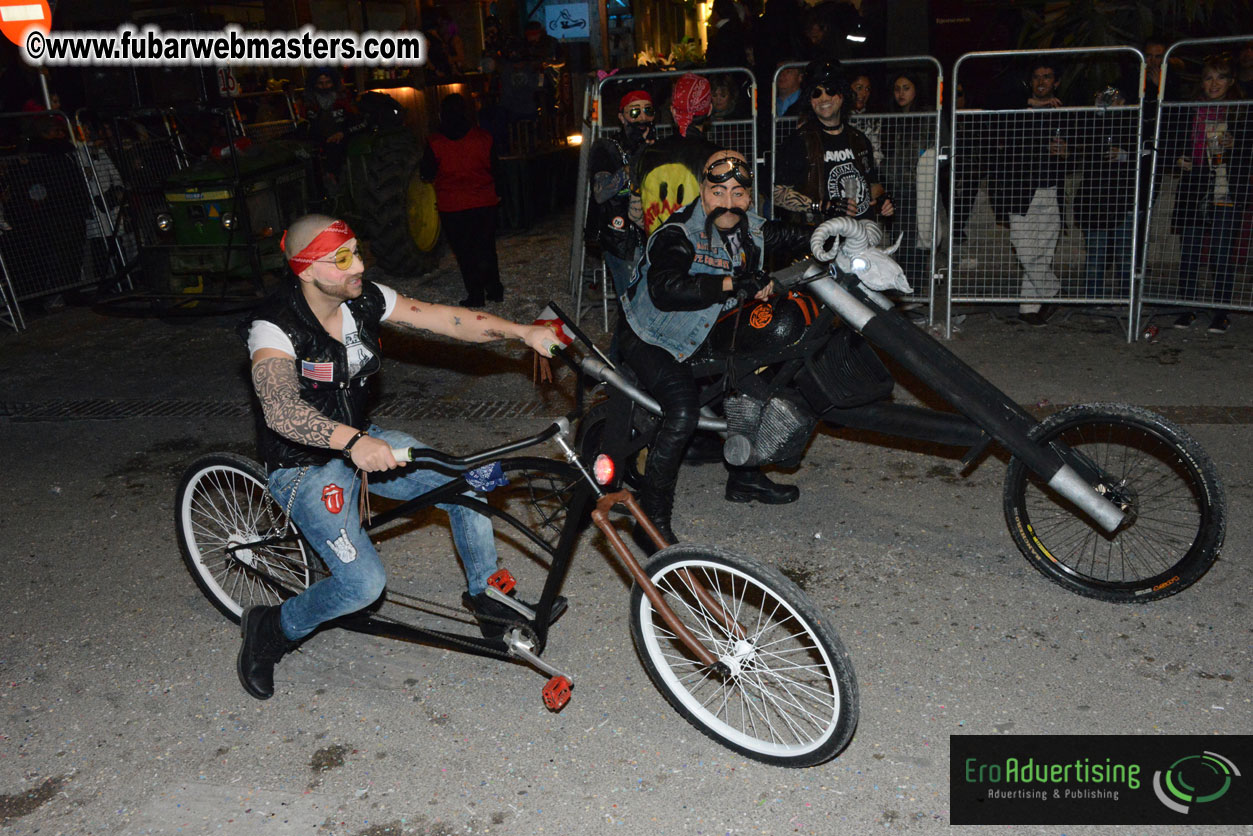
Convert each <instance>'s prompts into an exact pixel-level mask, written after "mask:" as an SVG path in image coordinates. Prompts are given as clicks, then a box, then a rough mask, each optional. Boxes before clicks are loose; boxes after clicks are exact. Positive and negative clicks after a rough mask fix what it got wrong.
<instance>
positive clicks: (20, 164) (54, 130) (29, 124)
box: [0, 111, 100, 328]
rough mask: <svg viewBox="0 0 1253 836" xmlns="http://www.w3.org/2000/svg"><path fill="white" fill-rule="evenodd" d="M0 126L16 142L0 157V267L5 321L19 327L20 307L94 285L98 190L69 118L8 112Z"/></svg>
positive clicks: (1, 116)
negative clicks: (92, 244) (91, 238)
mask: <svg viewBox="0 0 1253 836" xmlns="http://www.w3.org/2000/svg"><path fill="white" fill-rule="evenodd" d="M0 122H5V123H8V124H7V125H6V126H5V127H4V132H5V133H6V134H8V135H10V136H15V137H16V138H17V144H16V146H15V147H13V148H9V149H5V150H4V151H3V152H0V207H2V210H0V268H2V269H3V274H4V287H5V291H4V296H5V310H6V314H7V317H6V318H7V319H8V320H9V324H10V325H12V326H13V327H15V328H16V327H20V324H21V316H20V312H19V311H18V310H17V304H18V303H19V302H21V301H25V300H30V299H36V298H40V297H46V296H51V295H53V294H57V293H61V292H64V291H66V290H71V289H74V288H78V287H82V286H83V285H86V284H90V283H91V282H93V281H94V278H93V273H92V269H91V250H90V249H89V247H88V226H89V225H91V224H94V223H95V222H96V215H95V212H94V208H93V206H94V204H93V202H92V192H93V189H94V191H96V192H97V193H99V191H100V189H99V185H98V184H96V183H95V181H94V178H95V173H94V169H93V168H92V166H91V164H90V162H89V161H88V160H87V159H86V158H84V157H80V152H79V148H78V147H77V146H76V145H75V144H74V142H73V140H72V137H73V136H74V131H73V126H72V124H71V123H70V120H69V118H68V117H67V116H66V115H65V114H64V113H61V112H59V111H43V112H35V113H6V114H0ZM99 237H100V236H99V234H98V235H97V238H98V239H99Z"/></svg>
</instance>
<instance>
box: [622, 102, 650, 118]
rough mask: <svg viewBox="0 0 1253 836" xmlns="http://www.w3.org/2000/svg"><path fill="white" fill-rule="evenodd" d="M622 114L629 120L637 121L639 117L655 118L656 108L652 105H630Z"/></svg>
mask: <svg viewBox="0 0 1253 836" xmlns="http://www.w3.org/2000/svg"><path fill="white" fill-rule="evenodd" d="M622 112H623V113H625V114H626V115H627V118H629V119H639V118H640V117H641V116H655V115H656V114H657V110H656V108H654V107H653V106H652V105H640V104H633V105H630V106H629V107H627V109H626V110H624V111H622Z"/></svg>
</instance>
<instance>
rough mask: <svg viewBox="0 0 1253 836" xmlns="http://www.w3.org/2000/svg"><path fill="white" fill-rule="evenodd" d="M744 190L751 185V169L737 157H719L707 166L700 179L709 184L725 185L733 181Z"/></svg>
mask: <svg viewBox="0 0 1253 836" xmlns="http://www.w3.org/2000/svg"><path fill="white" fill-rule="evenodd" d="M733 178H734V180H735V182H737V183H739V184H740V185H741V186H743V187H745V188H749V187H751V186H752V185H753V169H752V168H751V167H750V166H749V164H748V163H747V162H745V161H744V160H741V159H740V158H739V157H719V158H718V159H716V160H714V161H713V162H712V163H710V164H709V165H707V166H705V171H704V172H703V173H702V175H701V179H703V180H706V181H708V182H710V183H725V182H727V181H728V180H731V179H733Z"/></svg>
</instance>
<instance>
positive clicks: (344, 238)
mask: <svg viewBox="0 0 1253 836" xmlns="http://www.w3.org/2000/svg"><path fill="white" fill-rule="evenodd" d="M356 237H357V233H355V232H353V231H352V227H350V226H349V225H348V224H346V223H344V222H343V221H335V222H334V223H332V224H331V225H330V226H328V227H327V228H326V229H324V230H322V231H321V232H319V233H318V234H317V236H316V237H315V238H314V239H313V240H312V241H310V242H309V243H308V244H306V245H305V248H304V249H303V250H301V251H300V252H298V253H296V254H295V255H292V256H288V257H287V266H289V267H291V271H292V272H293V273H295V274H296V275H297V276H299V275H300V274H301V273H303V272H304V271H305V268H306V267H308V266H309V265H310V264H312V263H313V262H315V261H317V260H318V259H320V258H325V257H326V256H328V255H330V254H331V253H333V252H335V251H336V250H338V249H339V248H340V247H342V246H344V245H345V244H347V243H348V242H349V241H351V240H352V239H353V238H356ZM278 245H279V246H280V247H282V249H283V252H287V233H286V232H284V233H283V237H282V239H281V240H280V241H279V243H278Z"/></svg>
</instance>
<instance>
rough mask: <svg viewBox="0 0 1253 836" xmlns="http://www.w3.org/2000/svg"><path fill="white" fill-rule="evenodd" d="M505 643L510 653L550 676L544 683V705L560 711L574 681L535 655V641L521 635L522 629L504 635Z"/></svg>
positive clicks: (567, 699) (551, 709)
mask: <svg viewBox="0 0 1253 836" xmlns="http://www.w3.org/2000/svg"><path fill="white" fill-rule="evenodd" d="M505 645H506V646H507V647H508V648H509V653H510V655H512V656H517V657H518V658H519V659H521V660H522V661H524V662H526V663H527V664H528V665H530V666H531V667H533V668H535V669H537V670H540V671H543V672H544V673H546V674H548V675H549V676H550V677H551V678H550V679H549V680H548V682H547V683H546V684H545V685H544V691H543V696H544V705H546V706H547V707H548V709H549V710H550V711H560V710H561V709H563V708H565V707H566V703H568V702H569V701H570V689H572V688H573V687H574V682H573V680H571V679H570V677H569V675H567V674H565V673H563V672H562V671H561V670H560V669H558V668H555V667H553V666H552V665H550V664H548V663H547V662H545V661H544V660H543V659H541V658H540V657H539V656H537V655H535V652H534V651H535V643H534V642H532V641H531V640H530V639H528V638H525V637H523V635H522V631H521V630H519V629H517V628H514V629H512V630H510V631H509V633H508V635H507V636H506V637H505Z"/></svg>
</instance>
